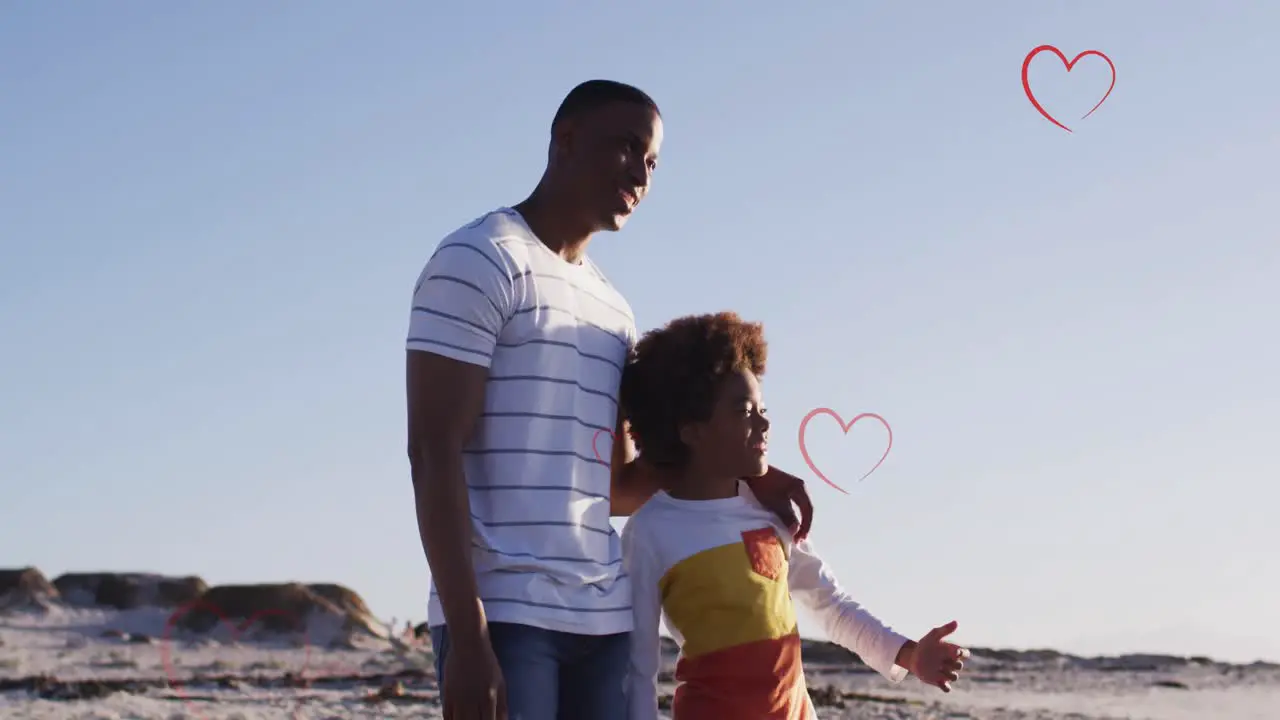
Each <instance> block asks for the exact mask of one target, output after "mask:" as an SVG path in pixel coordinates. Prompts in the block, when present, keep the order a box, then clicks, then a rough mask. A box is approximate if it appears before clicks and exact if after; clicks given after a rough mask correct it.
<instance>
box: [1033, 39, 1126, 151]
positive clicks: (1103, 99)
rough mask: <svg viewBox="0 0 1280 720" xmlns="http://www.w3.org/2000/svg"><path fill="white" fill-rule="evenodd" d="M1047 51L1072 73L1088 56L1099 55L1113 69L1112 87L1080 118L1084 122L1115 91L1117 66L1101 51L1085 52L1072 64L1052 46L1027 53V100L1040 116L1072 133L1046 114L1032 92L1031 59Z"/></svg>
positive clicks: (1044, 46) (1072, 60)
mask: <svg viewBox="0 0 1280 720" xmlns="http://www.w3.org/2000/svg"><path fill="white" fill-rule="evenodd" d="M1045 50H1049V51H1051V52H1053V54H1055V55H1057V56H1058V59H1060V60H1062V64H1063V65H1066V66H1067V72H1071V68H1072V67H1074V66H1075V64H1076V62H1078V61H1079V60H1080V58H1082V57H1084V56H1086V55H1097V56H1098V57H1100V58H1102V59H1103V60H1106V61H1107V66H1108V67H1110V68H1111V87H1109V88H1107V92H1106V94H1105V95H1103V96H1102V99H1101V100H1099V101H1098V104H1097V105H1094V106H1093V110H1090V111H1089V112H1087V113H1085V114H1084V117H1081V118H1080V119H1081V120H1084V119H1085V118H1087V117H1089V116H1090V115H1092V114H1093V111H1094V110H1097V109H1098V108H1099V107H1102V103H1104V102H1106V100H1107V96H1109V95H1111V91H1112V90H1114V89H1115V86H1116V66H1115V64H1114V63H1112V62H1111V58H1109V57H1107V56H1106V54H1104V53H1103V52H1102V51H1100V50H1085V51H1084V52H1082V53H1080V54H1079V55H1077V56H1075V57H1074V58H1072V59H1071V61H1070V62H1068V61H1067V56H1066V55H1063V54H1062V51H1061V50H1059V49H1058V48H1056V47H1054V46H1052V45H1041V46H1040V47H1038V48H1036V49H1035V50H1032V51H1031V52H1029V53H1027V57H1026V58H1025V59H1023V61H1022V89H1023V91H1024V92H1026V94H1027V99H1029V100H1030V101H1031V104H1032V105H1034V106H1035V108H1036V110H1039V111H1040V114H1041V115H1043V116H1045V118H1046V119H1048V120H1049V122H1051V123H1053V124H1054V125H1057V126H1058V127H1060V128H1062V129H1063V130H1066V131H1067V132H1072V130H1071V128H1069V127H1067V126H1066V125H1063V124H1062V123H1060V122H1058V121H1057V120H1055V119H1054V118H1053V116H1052V115H1050V114H1049V113H1048V112H1046V111H1045V109H1044V108H1043V107H1041V105H1040V101H1038V100H1036V96H1035V93H1033V92H1031V82H1030V80H1029V79H1028V77H1027V75H1028V70H1029V69H1030V67H1031V59H1032V58H1034V57H1035V56H1036V55H1039V54H1040V53H1042V52H1044V51H1045Z"/></svg>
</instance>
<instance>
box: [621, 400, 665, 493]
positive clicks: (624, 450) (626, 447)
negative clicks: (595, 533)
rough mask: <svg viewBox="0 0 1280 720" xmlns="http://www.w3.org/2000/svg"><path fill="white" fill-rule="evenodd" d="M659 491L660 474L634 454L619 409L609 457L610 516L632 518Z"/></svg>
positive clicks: (634, 451) (660, 484)
mask: <svg viewBox="0 0 1280 720" xmlns="http://www.w3.org/2000/svg"><path fill="white" fill-rule="evenodd" d="M660 489H662V474H661V472H659V471H658V469H657V468H655V467H653V466H652V465H650V464H648V463H646V462H644V461H643V460H641V459H640V457H639V456H637V455H636V449H635V444H634V443H632V442H631V436H630V435H629V434H628V433H627V422H626V420H625V418H624V416H623V412H622V408H621V407H619V408H618V422H617V425H616V429H615V430H614V433H613V453H612V454H611V455H610V458H609V514H610V515H611V516H613V517H631V514H632V513H634V512H635V511H636V510H639V509H640V506H641V505H644V504H645V503H646V502H648V501H649V498H651V497H653V494H654V493H656V492H658V490H660Z"/></svg>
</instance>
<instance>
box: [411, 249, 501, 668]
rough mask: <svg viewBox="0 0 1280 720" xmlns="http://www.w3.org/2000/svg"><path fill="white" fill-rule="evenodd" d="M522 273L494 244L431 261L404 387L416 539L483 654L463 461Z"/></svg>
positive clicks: (441, 253) (447, 605)
mask: <svg viewBox="0 0 1280 720" xmlns="http://www.w3.org/2000/svg"><path fill="white" fill-rule="evenodd" d="M514 274H515V273H514V268H513V266H512V264H511V261H510V258H509V257H508V256H507V255H505V254H504V253H503V252H502V251H501V249H500V248H499V247H498V245H497V243H495V242H494V241H493V240H492V239H490V238H487V237H483V236H477V235H467V234H465V233H456V234H454V235H451V236H450V237H449V238H446V239H445V241H444V242H442V243H441V244H440V246H439V247H438V248H437V249H436V251H435V253H434V254H433V255H432V256H431V259H430V260H428V261H427V264H426V267H425V268H424V269H423V271H422V275H421V277H420V278H419V281H418V287H417V288H416V289H415V290H414V295H413V309H412V311H411V312H410V317H409V333H408V339H407V341H406V345H405V347H406V349H407V351H408V352H407V355H406V359H405V373H406V377H405V383H406V393H407V398H406V399H407V402H408V453H409V464H410V467H411V470H412V475H413V494H414V504H415V508H416V511H417V516H418V533H419V535H420V537H421V539H422V548H423V551H424V552H425V553H426V556H427V563H428V564H429V565H430V567H431V575H432V577H433V579H434V580H435V586H436V592H437V593H438V594H439V596H440V604H441V606H442V607H443V610H444V620H445V622H446V623H448V625H449V632H450V634H451V635H454V636H456V637H458V642H457V643H455V647H458V648H463V647H482V646H483V645H481V643H480V641H482V640H484V639H485V635H486V634H487V632H488V625H487V623H486V621H485V616H484V608H483V605H482V603H481V600H480V597H479V592H478V590H477V587H476V577H475V570H474V568H473V567H472V563H471V553H472V542H473V540H472V527H471V502H470V498H469V497H468V494H467V480H466V477H465V475H464V473H463V462H462V458H463V454H462V453H463V449H464V448H465V447H466V446H467V443H468V442H469V441H470V439H471V436H472V434H473V433H474V432H475V429H476V426H477V424H478V423H479V421H480V415H481V412H482V411H483V408H484V399H485V383H486V381H487V380H488V377H489V366H490V364H491V363H492V361H493V353H494V350H495V348H496V347H497V343H498V336H499V335H500V334H501V333H502V328H503V327H504V326H505V324H506V322H507V320H508V319H509V318H510V317H511V314H512V311H513V309H514V307H515V303H516V286H515V281H514V279H513V276H514Z"/></svg>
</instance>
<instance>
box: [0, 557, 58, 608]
mask: <svg viewBox="0 0 1280 720" xmlns="http://www.w3.org/2000/svg"><path fill="white" fill-rule="evenodd" d="M57 599H58V589H57V588H56V587H55V586H54V585H53V584H52V583H50V582H49V580H48V578H46V577H45V576H44V573H42V572H40V571H39V570H37V569H35V568H33V567H26V568H20V569H17V570H0V611H2V610H19V609H24V610H38V609H42V608H45V607H48V605H49V603H51V602H53V601H55V600H57Z"/></svg>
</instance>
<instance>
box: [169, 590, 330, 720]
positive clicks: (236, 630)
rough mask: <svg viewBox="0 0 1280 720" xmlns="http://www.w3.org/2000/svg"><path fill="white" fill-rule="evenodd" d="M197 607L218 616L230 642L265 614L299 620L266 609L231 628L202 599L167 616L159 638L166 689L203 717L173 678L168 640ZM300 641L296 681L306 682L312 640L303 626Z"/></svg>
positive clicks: (215, 609) (225, 617)
mask: <svg viewBox="0 0 1280 720" xmlns="http://www.w3.org/2000/svg"><path fill="white" fill-rule="evenodd" d="M200 608H203V609H205V610H209V611H211V612H212V613H213V614H214V615H217V616H218V620H219V624H220V625H226V626H230V627H231V629H232V635H231V639H232V641H233V642H234V641H235V640H236V639H237V638H239V637H240V634H241V633H243V632H244V631H245V630H248V629H249V628H250V627H252V626H253V623H254V621H256V620H258V619H260V618H263V617H266V616H268V615H282V616H284V617H286V618H289V619H292V620H294V621H296V620H297V619H298V616H297V615H296V614H294V613H289V612H285V611H284V610H279V609H275V608H267V609H265V610H259V611H258V612H256V613H254V614H252V615H250V616H249V617H248V618H246V619H245V621H244V622H243V623H241V624H240V625H239V626H238V627H237V626H235V625H232V624H231V623H230V622H229V621H228V620H227V616H226V614H225V613H223V612H222V609H221V608H219V607H218V606H216V605H214V604H213V603H210V602H206V601H203V600H198V599H197V600H195V601H193V602H190V603H187V604H186V605H182V606H180V607H179V608H178V609H177V610H174V611H173V612H172V613H171V614H170V615H169V619H168V620H166V621H165V624H164V632H163V633H162V634H161V636H160V662H161V664H162V665H163V666H164V671H165V677H166V678H167V679H168V681H169V687H170V688H171V689H173V690H174V691H175V692H177V694H178V697H180V698H181V699H182V701H183V703H184V704H185V705H186V706H187V709H188V710H189V711H191V713H192V714H194V715H196V716H197V717H204V716H202V715H201V714H200V713H197V712H196V710H195V707H194V705H193V703H192V700H191V698H190V697H189V696H188V695H187V693H186V690H185V688H184V686H183V684H182V682H181V681H179V680H178V679H177V677H176V673H175V672H174V670H173V650H172V647H171V643H172V640H170V636H171V635H172V634H173V626H174V625H175V624H176V623H177V622H178V619H179V618H180V617H182V616H183V615H186V614H187V613H190V612H191V611H192V610H196V609H200ZM302 642H303V646H302V647H303V660H302V669H301V670H299V671H298V678H299V679H300V680H305V679H306V673H307V668H308V667H309V666H310V664H311V640H310V638H309V637H308V635H307V631H306V628H305V626H304V627H303V631H302ZM175 686H176V687H175ZM295 712H296V711H295Z"/></svg>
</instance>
